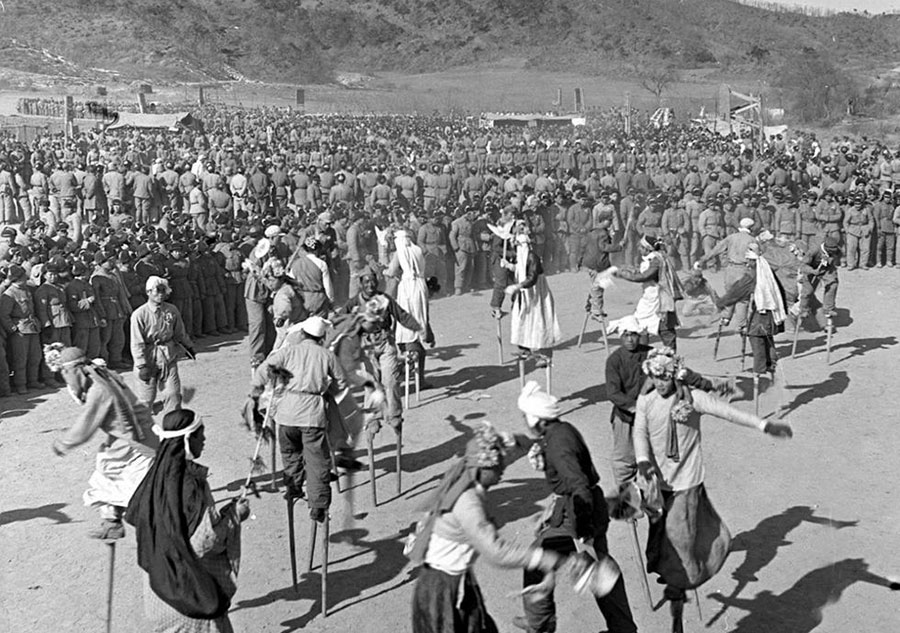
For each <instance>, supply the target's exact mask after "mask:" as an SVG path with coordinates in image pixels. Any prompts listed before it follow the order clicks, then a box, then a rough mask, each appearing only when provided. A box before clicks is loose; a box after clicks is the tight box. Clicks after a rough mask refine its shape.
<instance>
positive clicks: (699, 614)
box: [694, 589, 703, 622]
mask: <svg viewBox="0 0 900 633" xmlns="http://www.w3.org/2000/svg"><path fill="white" fill-rule="evenodd" d="M694 604H695V605H697V618H698V619H699V620H700V621H701V622H703V609H701V608H700V593H699V592H698V591H697V590H696V589H694Z"/></svg>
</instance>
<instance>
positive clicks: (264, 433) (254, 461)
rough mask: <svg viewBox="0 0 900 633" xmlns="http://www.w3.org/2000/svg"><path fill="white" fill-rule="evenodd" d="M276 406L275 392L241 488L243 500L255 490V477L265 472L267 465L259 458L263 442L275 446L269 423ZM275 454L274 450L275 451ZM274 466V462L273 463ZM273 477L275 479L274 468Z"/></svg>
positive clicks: (267, 407) (270, 399)
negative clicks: (270, 442) (269, 442)
mask: <svg viewBox="0 0 900 633" xmlns="http://www.w3.org/2000/svg"><path fill="white" fill-rule="evenodd" d="M274 404H275V392H274V391H273V392H272V396H271V397H270V398H269V404H268V405H267V406H266V416H265V418H263V422H262V426H261V427H260V430H259V435H258V436H257V438H256V449H254V451H253V457H251V458H250V472H249V473H247V479H245V480H244V485H243V486H242V488H241V499H244V498H246V497H247V492H249V491H250V490H255V486H254V485H253V475H255V474H257V473H260V472H264V471H265V465H264V463H263V461H262V460H261V459H260V457H259V453H260V451H261V450H262V444H263V442H266V441H269V440H270V439H271V441H272V446H273V447H274V446H275V436H274V435H270V434H271V430H270V429H269V422H270V421H271V419H272V409H273V408H274V407H273V405H274ZM273 452H274V449H273ZM273 464H274V462H273ZM272 477H273V479H274V477H275V475H274V468H273V474H272Z"/></svg>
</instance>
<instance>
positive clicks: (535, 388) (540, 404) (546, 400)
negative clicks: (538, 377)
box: [517, 380, 560, 426]
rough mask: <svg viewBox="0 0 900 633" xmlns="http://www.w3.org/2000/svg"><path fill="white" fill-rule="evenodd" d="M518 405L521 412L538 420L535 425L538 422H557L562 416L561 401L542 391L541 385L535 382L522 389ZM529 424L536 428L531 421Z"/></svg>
mask: <svg viewBox="0 0 900 633" xmlns="http://www.w3.org/2000/svg"><path fill="white" fill-rule="evenodd" d="M517 404H518V406H519V411H521V412H522V413H524V414H526V415H529V416H533V417H534V418H536V420H535V421H534V424H537V420H555V419H557V418H558V417H559V416H560V410H559V400H557V399H556V398H554V397H553V396H551V395H550V394H549V393H547V392H546V391H543V390H541V387H540V385H538V384H537V383H536V382H535V381H533V380H529V381H528V382H527V383H526V384H525V386H524V387H522V393H521V394H519V401H518V403H517ZM528 424H529V426H534V424H532V422H531V421H530V420H529V422H528Z"/></svg>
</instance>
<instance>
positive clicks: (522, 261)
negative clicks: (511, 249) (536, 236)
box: [516, 233, 531, 283]
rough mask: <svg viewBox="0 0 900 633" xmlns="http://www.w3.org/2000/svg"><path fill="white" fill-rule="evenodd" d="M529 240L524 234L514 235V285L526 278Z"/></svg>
mask: <svg viewBox="0 0 900 633" xmlns="http://www.w3.org/2000/svg"><path fill="white" fill-rule="evenodd" d="M530 250H531V240H530V239H529V237H528V236H527V235H525V234H524V233H519V234H518V235H516V283H522V282H523V281H525V279H526V278H527V277H528V251H530Z"/></svg>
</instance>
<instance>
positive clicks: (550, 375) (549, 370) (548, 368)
mask: <svg viewBox="0 0 900 633" xmlns="http://www.w3.org/2000/svg"><path fill="white" fill-rule="evenodd" d="M544 372H545V373H546V374H547V393H550V394H552V393H553V363H552V362H551V361H550V359H549V358H548V359H547V365H546V366H545V367H544Z"/></svg>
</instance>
